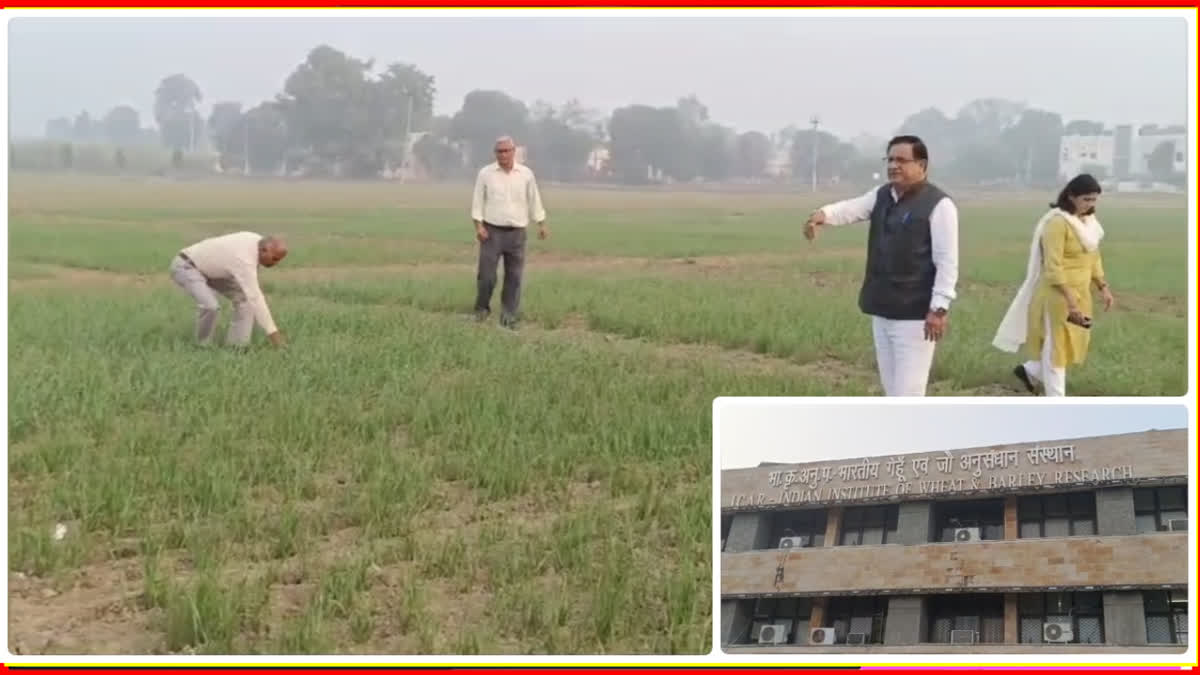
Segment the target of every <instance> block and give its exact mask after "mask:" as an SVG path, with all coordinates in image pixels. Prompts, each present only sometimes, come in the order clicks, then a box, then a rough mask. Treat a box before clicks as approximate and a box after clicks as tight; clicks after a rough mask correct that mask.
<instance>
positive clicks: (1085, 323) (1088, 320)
mask: <svg viewBox="0 0 1200 675" xmlns="http://www.w3.org/2000/svg"><path fill="white" fill-rule="evenodd" d="M1067 321H1069V322H1071V323H1073V324H1075V325H1076V326H1079V327H1080V328H1091V327H1092V317H1090V316H1085V317H1083V318H1081V319H1075V318H1074V317H1072V316H1071V315H1070V314H1068V315H1067Z"/></svg>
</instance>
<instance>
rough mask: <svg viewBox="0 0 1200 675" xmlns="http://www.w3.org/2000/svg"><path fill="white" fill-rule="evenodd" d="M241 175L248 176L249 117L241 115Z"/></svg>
mask: <svg viewBox="0 0 1200 675" xmlns="http://www.w3.org/2000/svg"><path fill="white" fill-rule="evenodd" d="M242 122H243V124H244V126H243V128H242V175H243V176H249V175H250V116H249V115H242Z"/></svg>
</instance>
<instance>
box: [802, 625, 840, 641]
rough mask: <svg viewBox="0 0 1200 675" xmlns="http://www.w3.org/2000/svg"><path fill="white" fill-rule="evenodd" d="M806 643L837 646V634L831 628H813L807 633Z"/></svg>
mask: <svg viewBox="0 0 1200 675" xmlns="http://www.w3.org/2000/svg"><path fill="white" fill-rule="evenodd" d="M808 642H809V644H814V645H832V644H837V633H835V632H834V630H833V628H832V627H830V628H814V629H812V630H810V631H808Z"/></svg>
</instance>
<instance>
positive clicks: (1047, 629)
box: [1042, 621, 1075, 642]
mask: <svg viewBox="0 0 1200 675" xmlns="http://www.w3.org/2000/svg"><path fill="white" fill-rule="evenodd" d="M1074 640H1075V631H1074V630H1072V629H1071V624H1069V623H1062V622H1057V621H1054V622H1048V623H1044V624H1042V641H1044V642H1072V641H1074Z"/></svg>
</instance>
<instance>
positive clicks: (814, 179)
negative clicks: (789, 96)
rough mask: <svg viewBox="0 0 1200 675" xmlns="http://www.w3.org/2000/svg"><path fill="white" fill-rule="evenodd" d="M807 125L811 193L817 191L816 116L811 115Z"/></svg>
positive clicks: (819, 120) (817, 145)
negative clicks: (810, 157) (808, 132)
mask: <svg viewBox="0 0 1200 675" xmlns="http://www.w3.org/2000/svg"><path fill="white" fill-rule="evenodd" d="M809 123H810V124H812V191H813V192H816V191H817V152H818V151H819V144H818V141H817V127H819V126H821V119H820V118H819V117H817V116H816V115H813V116H812V119H810V120H809Z"/></svg>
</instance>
